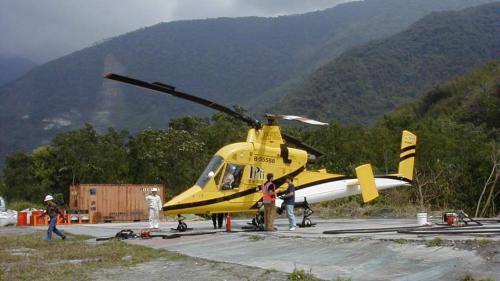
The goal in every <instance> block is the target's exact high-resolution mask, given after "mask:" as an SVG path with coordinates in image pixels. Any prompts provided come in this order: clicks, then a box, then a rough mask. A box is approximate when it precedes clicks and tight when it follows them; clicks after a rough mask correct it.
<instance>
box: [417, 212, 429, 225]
mask: <svg viewBox="0 0 500 281" xmlns="http://www.w3.org/2000/svg"><path fill="white" fill-rule="evenodd" d="M417 224H418V225H425V224H427V213H417Z"/></svg>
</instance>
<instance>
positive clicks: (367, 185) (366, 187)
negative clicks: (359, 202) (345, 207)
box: [356, 164, 378, 203]
mask: <svg viewBox="0 0 500 281" xmlns="http://www.w3.org/2000/svg"><path fill="white" fill-rule="evenodd" d="M356 176H357V177H358V181H359V186H360V187H361V197H363V202H365V203H366V202H369V201H371V200H373V199H375V198H377V197H378V190H377V186H376V185H375V177H374V176H373V170H372V166H371V165H370V164H365V165H361V166H358V167H356Z"/></svg>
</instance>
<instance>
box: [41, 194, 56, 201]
mask: <svg viewBox="0 0 500 281" xmlns="http://www.w3.org/2000/svg"><path fill="white" fill-rule="evenodd" d="M50 200H54V197H52V195H47V196H45V199H44V200H43V202H47V201H50Z"/></svg>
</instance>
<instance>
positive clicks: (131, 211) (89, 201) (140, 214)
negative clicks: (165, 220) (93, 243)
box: [69, 184, 165, 222]
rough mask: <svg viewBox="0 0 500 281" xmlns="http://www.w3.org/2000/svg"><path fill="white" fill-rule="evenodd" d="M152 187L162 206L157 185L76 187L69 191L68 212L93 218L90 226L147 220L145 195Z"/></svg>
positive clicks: (162, 191)
mask: <svg viewBox="0 0 500 281" xmlns="http://www.w3.org/2000/svg"><path fill="white" fill-rule="evenodd" d="M153 187H156V188H158V189H159V191H158V195H160V197H161V198H162V202H163V203H165V189H164V187H163V185H160V184H78V185H71V186H70V187H69V208H70V210H72V211H76V212H78V213H87V212H88V214H90V215H91V216H93V220H94V222H108V221H140V220H147V219H148V218H149V213H148V207H149V205H148V202H147V201H146V200H145V197H146V195H148V194H150V193H151V190H152V188H153Z"/></svg>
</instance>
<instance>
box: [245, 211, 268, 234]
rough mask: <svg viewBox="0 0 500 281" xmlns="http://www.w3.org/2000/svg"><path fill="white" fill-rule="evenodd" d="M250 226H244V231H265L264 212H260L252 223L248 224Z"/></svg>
mask: <svg viewBox="0 0 500 281" xmlns="http://www.w3.org/2000/svg"><path fill="white" fill-rule="evenodd" d="M247 224H248V226H243V227H242V229H250V230H256V231H263V230H264V214H263V212H258V213H257V214H256V215H255V217H253V219H252V222H248V223H247Z"/></svg>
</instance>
